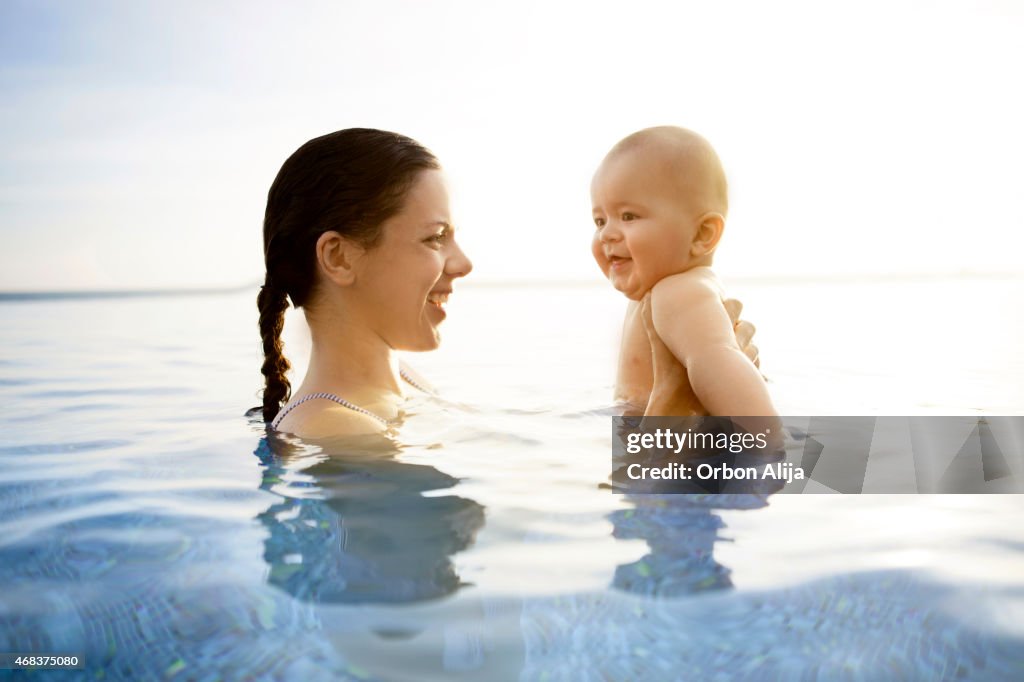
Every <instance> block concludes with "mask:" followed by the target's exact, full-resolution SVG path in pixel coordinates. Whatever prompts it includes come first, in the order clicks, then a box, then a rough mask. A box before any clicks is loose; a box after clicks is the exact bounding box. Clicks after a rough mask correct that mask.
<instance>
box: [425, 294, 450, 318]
mask: <svg viewBox="0 0 1024 682" xmlns="http://www.w3.org/2000/svg"><path fill="white" fill-rule="evenodd" d="M450 295H451V292H450V291H439V292H431V293H430V294H428V295H427V303H429V304H430V305H432V306H434V307H435V308H437V309H438V310H439V311H440V312H441V314H442V315H447V312H446V311H445V309H444V307H445V306H446V305H447V304H448V297H449V296H450Z"/></svg>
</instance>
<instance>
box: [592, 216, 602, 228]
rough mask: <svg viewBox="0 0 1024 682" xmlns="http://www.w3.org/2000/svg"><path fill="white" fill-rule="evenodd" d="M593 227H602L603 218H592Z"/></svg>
mask: <svg viewBox="0 0 1024 682" xmlns="http://www.w3.org/2000/svg"><path fill="white" fill-rule="evenodd" d="M594 225H596V226H598V227H604V218H594Z"/></svg>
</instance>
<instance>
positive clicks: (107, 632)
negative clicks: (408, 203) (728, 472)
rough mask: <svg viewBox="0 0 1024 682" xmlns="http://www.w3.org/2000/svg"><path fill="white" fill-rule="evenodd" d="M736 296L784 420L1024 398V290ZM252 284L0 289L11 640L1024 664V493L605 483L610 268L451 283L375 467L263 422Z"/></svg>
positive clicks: (406, 661)
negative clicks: (646, 491) (0, 294)
mask: <svg viewBox="0 0 1024 682" xmlns="http://www.w3.org/2000/svg"><path fill="white" fill-rule="evenodd" d="M732 291H733V292H735V293H737V294H738V295H740V297H741V298H742V300H743V301H744V302H745V303H746V305H747V311H748V313H747V315H748V317H749V318H750V319H752V320H753V321H754V322H755V323H757V325H758V327H759V329H760V331H759V334H758V339H757V341H758V343H759V345H760V346H761V349H762V355H763V357H764V370H765V372H766V373H767V374H768V375H769V377H770V378H771V379H772V380H773V384H772V391H773V395H775V397H776V399H777V401H778V402H779V405H780V408H781V409H782V410H783V411H784V412H788V413H791V414H823V413H832V414H919V413H930V414H1021V413H1022V412H1024V398H1022V394H1021V386H1024V357H1022V352H1021V350H1020V346H1019V339H1020V337H1021V332H1022V331H1024V317H1022V312H1021V307H1020V306H1019V305H1011V304H1010V303H1009V302H1012V301H1020V300H1021V298H1022V297H1021V294H1022V293H1024V281H1022V280H1021V279H1014V278H1003V279H999V278H992V279H973V280H970V279H968V280H953V279H950V280H925V281H902V282H901V281H880V282H875V283H862V282H845V283H844V282H837V283H832V284H818V285H815V286H805V285H801V284H799V283H790V284H766V283H746V284H744V283H740V284H739V285H734V286H733V287H732ZM254 301H255V292H247V293H244V294H242V293H234V294H223V295H216V294H205V295H201V296H179V297H164V298H145V297H141V298H131V299H99V300H60V299H57V300H46V301H28V302H12V301H7V302H2V303H0V316H2V319H3V321H4V323H3V325H2V327H0V349H3V355H2V357H0V396H2V398H3V404H4V405H5V413H4V438H3V440H2V444H0V472H2V473H0V531H2V532H0V538H2V540H0V585H3V591H2V593H0V652H2V651H10V652H14V651H22V652H34V653H45V652H52V653H81V654H84V655H85V659H86V662H87V663H86V668H85V669H84V670H83V671H79V672H70V673H65V674H64V676H65V677H68V678H78V677H81V678H82V679H85V678H88V679H165V678H169V679H189V680H193V679H195V680H203V679H211V680H212V679H218V678H219V679H241V678H245V679H254V678H255V679H309V680H315V679H381V680H432V679H439V680H448V679H454V680H461V679H482V680H516V679H522V680H563V679H564V680H588V679H613V680H641V679H642V680H674V679H786V680H788V679H823V680H825V679H827V680H831V679H864V680H875V679H976V680H988V679H991V680H1002V679H1019V678H1021V677H1022V676H1024V626H1022V625H1021V624H1022V623H1024V527H1022V525H1021V524H1020V523H1019V519H1020V514H1021V512H1022V511H1024V500H1022V499H1021V498H1020V497H1019V496H1013V495H1001V496H997V495H991V496H966V495H964V496H956V495H945V496H849V497H836V496H825V495H822V496H787V495H775V496H772V497H770V498H756V497H749V496H705V497H684V496H676V497H661V498H656V497H646V498H645V497H637V498H624V497H622V496H615V495H612V494H611V493H610V492H609V491H608V490H607V489H605V488H604V487H602V484H603V483H604V482H605V481H606V480H607V476H608V474H609V449H608V448H609V443H608V433H609V423H608V422H609V417H608V414H609V410H608V408H609V407H610V400H609V397H610V392H611V382H612V377H613V364H614V343H615V335H616V333H617V327H618V324H619V319H620V317H619V316H620V315H621V309H622V303H621V301H620V300H619V299H618V298H616V297H615V295H614V294H613V293H612V292H610V291H608V290H606V289H605V288H603V287H588V286H561V287H556V286H529V287H527V286H523V287H498V286H477V287H471V286H468V285H467V286H465V287H463V288H462V289H460V290H459V291H457V292H456V295H455V296H454V297H453V299H452V303H451V306H450V311H451V316H450V318H449V320H448V321H447V322H446V323H445V327H444V333H445V338H444V344H443V347H442V349H441V350H440V351H437V352H435V353H431V354H425V355H422V356H414V357H411V358H410V361H411V362H412V363H413V364H414V365H415V366H416V367H417V368H418V369H419V370H420V371H421V372H422V373H423V374H425V375H426V376H428V377H429V378H430V379H431V380H432V381H434V382H435V383H436V384H437V386H438V387H439V389H440V390H441V393H442V395H443V396H444V400H432V399H428V398H423V397H418V398H415V399H413V400H412V401H411V402H410V404H409V406H408V411H409V413H410V416H409V418H408V419H407V423H406V426H405V428H404V431H403V434H402V438H401V440H402V447H400V448H398V449H396V450H394V451H392V452H385V453H381V452H372V453H371V452H367V451H363V450H361V449H360V448H358V447H355V446H352V447H350V448H347V449H346V451H345V452H331V453H324V452H320V451H318V450H316V449H312V448H310V447H308V446H303V445H302V444H301V443H297V442H289V441H287V440H274V441H267V440H266V439H265V437H264V433H263V431H262V429H261V427H260V425H259V424H258V423H256V422H252V421H249V420H247V419H245V418H244V417H242V412H243V411H244V410H245V408H248V407H251V406H253V405H256V404H257V403H258V399H257V397H256V392H257V391H258V389H259V379H260V377H259V374H258V367H259V363H260V357H259V346H258V339H257V337H256V326H255V314H254V313H255V310H254V308H255V306H254ZM291 322H292V321H290V322H289V324H290V327H289V329H288V334H287V346H286V350H287V352H288V354H289V356H290V357H291V358H292V359H294V360H295V362H296V364H297V365H300V366H301V365H302V364H303V362H304V359H303V358H304V356H305V353H306V340H305V337H304V335H303V334H302V332H301V329H300V327H299V326H298V325H296V324H292V323H291ZM1019 473H1020V472H1018V474H1019ZM4 674H5V673H4V672H3V671H0V676H2V675H4ZM12 674H13V673H12ZM22 674H23V673H18V674H17V675H22ZM25 676H26V678H28V677H40V676H39V675H34V676H28V675H25ZM48 676H56V677H60V676H61V674H59V673H49V674H47V677H48Z"/></svg>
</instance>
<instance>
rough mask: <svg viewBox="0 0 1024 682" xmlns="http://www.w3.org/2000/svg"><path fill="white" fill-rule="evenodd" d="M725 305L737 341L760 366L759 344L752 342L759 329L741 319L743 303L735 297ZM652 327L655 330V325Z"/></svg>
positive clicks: (726, 301) (756, 364)
mask: <svg viewBox="0 0 1024 682" xmlns="http://www.w3.org/2000/svg"><path fill="white" fill-rule="evenodd" d="M724 305H725V311H726V312H727V313H729V319H730V320H732V324H733V330H734V331H735V333H736V343H737V344H739V347H740V349H741V350H742V351H743V353H744V354H745V355H746V356H747V357H748V358H750V361H751V362H753V363H754V367H757V368H760V367H761V358H760V356H759V355H758V351H757V346H755V345H754V344H753V343H752V341H753V340H754V332H755V331H757V329H756V328H755V327H754V325H752V324H751V323H749V322H747V321H746V320H741V319H740V313H742V312H743V304H742V303H740V302H739V301H737V300H736V299H735V298H727V299H726V300H725V301H724ZM651 329H652V330H653V327H651ZM648 335H650V332H648Z"/></svg>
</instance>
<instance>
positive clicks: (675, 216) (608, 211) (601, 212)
mask: <svg viewBox="0 0 1024 682" xmlns="http://www.w3.org/2000/svg"><path fill="white" fill-rule="evenodd" d="M677 178H678V171H677V170H674V169H672V168H671V166H670V165H669V164H668V163H667V162H664V161H662V160H659V159H657V158H653V155H651V154H649V153H646V152H644V151H643V150H629V151H625V152H620V153H618V154H614V155H613V156H611V157H609V158H607V159H605V161H604V163H602V164H601V167H600V168H598V169H597V173H595V174H594V179H593V181H592V182H591V185H590V197H591V203H592V205H593V213H594V226H595V228H596V229H595V230H594V239H593V242H592V243H591V249H592V251H593V254H594V259H595V260H596V261H597V264H598V266H599V267H600V268H601V272H603V273H604V274H605V277H607V278H608V279H609V281H611V283H612V286H614V287H615V288H616V289H618V290H619V291H621V292H622V293H624V294H625V295H626V296H627V297H628V298H631V299H633V300H634V301H637V300H640V299H641V298H643V297H644V295H645V294H646V293H647V292H648V291H650V290H651V287H653V286H654V285H655V284H656V283H657V282H658V281H659V280H661V279H664V278H665V277H668V276H669V275H674V274H677V273H680V272H683V271H685V270H687V269H688V268H689V267H690V265H691V245H692V243H693V239H694V236H695V235H696V232H697V218H698V216H697V215H694V210H693V206H692V204H693V203H694V202H692V201H690V198H689V197H688V196H687V192H686V191H685V188H684V187H681V186H680V183H679V182H678V180H677Z"/></svg>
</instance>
